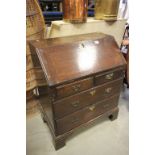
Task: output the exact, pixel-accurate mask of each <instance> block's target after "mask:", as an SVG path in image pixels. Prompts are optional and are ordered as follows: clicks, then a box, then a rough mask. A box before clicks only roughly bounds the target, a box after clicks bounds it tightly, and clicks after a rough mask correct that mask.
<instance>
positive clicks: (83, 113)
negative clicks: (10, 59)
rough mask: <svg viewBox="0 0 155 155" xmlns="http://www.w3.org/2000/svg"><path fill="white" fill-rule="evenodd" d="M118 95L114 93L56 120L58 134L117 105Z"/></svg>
mask: <svg viewBox="0 0 155 155" xmlns="http://www.w3.org/2000/svg"><path fill="white" fill-rule="evenodd" d="M118 99H119V96H118V95H115V96H113V97H111V98H109V99H107V100H104V101H101V102H98V103H96V104H93V105H91V106H88V107H85V108H84V109H82V110H79V111H77V112H75V113H72V114H71V115H68V116H66V117H64V118H62V119H59V120H56V126H57V132H58V135H60V134H63V133H65V132H67V131H69V130H71V129H74V128H75V127H77V126H79V125H81V124H83V123H86V122H88V121H89V120H91V119H94V118H95V117H97V116H99V115H101V114H103V113H105V112H107V111H109V110H111V109H113V108H115V107H117V104H118Z"/></svg>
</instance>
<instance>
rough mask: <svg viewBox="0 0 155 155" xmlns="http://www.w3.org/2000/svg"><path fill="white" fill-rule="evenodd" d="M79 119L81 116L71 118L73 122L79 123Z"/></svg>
mask: <svg viewBox="0 0 155 155" xmlns="http://www.w3.org/2000/svg"><path fill="white" fill-rule="evenodd" d="M78 121H79V118H77V117H73V118H72V120H71V123H77V122H78Z"/></svg>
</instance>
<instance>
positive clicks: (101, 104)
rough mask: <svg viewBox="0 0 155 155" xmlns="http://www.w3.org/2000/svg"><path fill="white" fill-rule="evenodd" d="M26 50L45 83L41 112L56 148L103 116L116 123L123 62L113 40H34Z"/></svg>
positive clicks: (93, 35) (102, 37)
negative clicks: (35, 62) (72, 134)
mask: <svg viewBox="0 0 155 155" xmlns="http://www.w3.org/2000/svg"><path fill="white" fill-rule="evenodd" d="M30 49H31V52H32V53H34V54H36V53H37V56H38V60H37V59H36V61H39V62H40V65H41V67H42V69H43V72H44V74H45V78H46V81H47V87H48V95H47V96H48V97H45V98H42V99H40V109H41V111H42V116H43V120H44V121H45V122H47V124H48V126H49V128H50V131H51V133H52V135H53V140H54V145H55V148H56V149H59V148H61V147H63V146H64V145H65V140H66V138H67V137H68V136H69V135H70V134H71V133H72V132H73V131H75V130H76V129H77V128H79V127H81V126H85V125H88V124H90V123H91V122H93V121H95V120H96V119H98V118H99V117H101V116H105V117H109V118H110V119H111V120H114V119H116V118H117V115H118V111H119V109H118V99H119V95H120V91H121V86H122V82H123V78H124V70H125V67H126V62H125V59H124V57H123V56H122V54H121V52H120V50H119V48H118V45H117V43H116V41H115V40H114V38H113V37H112V36H109V35H105V34H102V33H91V34H85V35H77V36H70V37H62V38H55V39H46V40H36V41H31V42H30Z"/></svg>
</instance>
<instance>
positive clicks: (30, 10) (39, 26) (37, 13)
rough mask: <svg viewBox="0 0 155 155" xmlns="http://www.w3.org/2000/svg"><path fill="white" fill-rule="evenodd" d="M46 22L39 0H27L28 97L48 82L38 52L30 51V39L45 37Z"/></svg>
mask: <svg viewBox="0 0 155 155" xmlns="http://www.w3.org/2000/svg"><path fill="white" fill-rule="evenodd" d="M44 32H45V23H44V19H43V16H42V12H41V10H40V7H39V4H38V2H37V0H26V95H27V96H26V97H27V99H30V98H32V96H33V89H34V88H36V87H38V86H43V85H45V84H46V81H45V78H44V74H43V71H42V69H41V67H38V65H37V63H36V61H35V60H36V57H37V55H36V53H33V55H32V53H31V52H30V49H29V44H28V40H36V39H41V38H44Z"/></svg>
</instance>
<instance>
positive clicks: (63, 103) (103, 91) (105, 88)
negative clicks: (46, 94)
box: [53, 79, 123, 118]
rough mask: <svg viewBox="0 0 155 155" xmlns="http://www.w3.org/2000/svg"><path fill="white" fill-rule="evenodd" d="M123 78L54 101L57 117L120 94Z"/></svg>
mask: <svg viewBox="0 0 155 155" xmlns="http://www.w3.org/2000/svg"><path fill="white" fill-rule="evenodd" d="M122 81H123V79H119V80H115V81H112V82H109V83H106V84H104V85H101V86H97V87H94V88H91V89H89V90H87V91H83V92H81V93H79V94H76V95H73V96H70V97H67V98H64V99H62V100H59V101H56V102H53V107H54V114H55V118H62V117H64V116H65V115H68V114H70V113H72V112H75V111H77V110H79V109H81V108H83V107H86V106H88V105H90V104H94V103H96V102H98V101H101V100H104V99H105V98H108V97H110V96H112V95H115V94H119V93H120V89H121V84H122Z"/></svg>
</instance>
